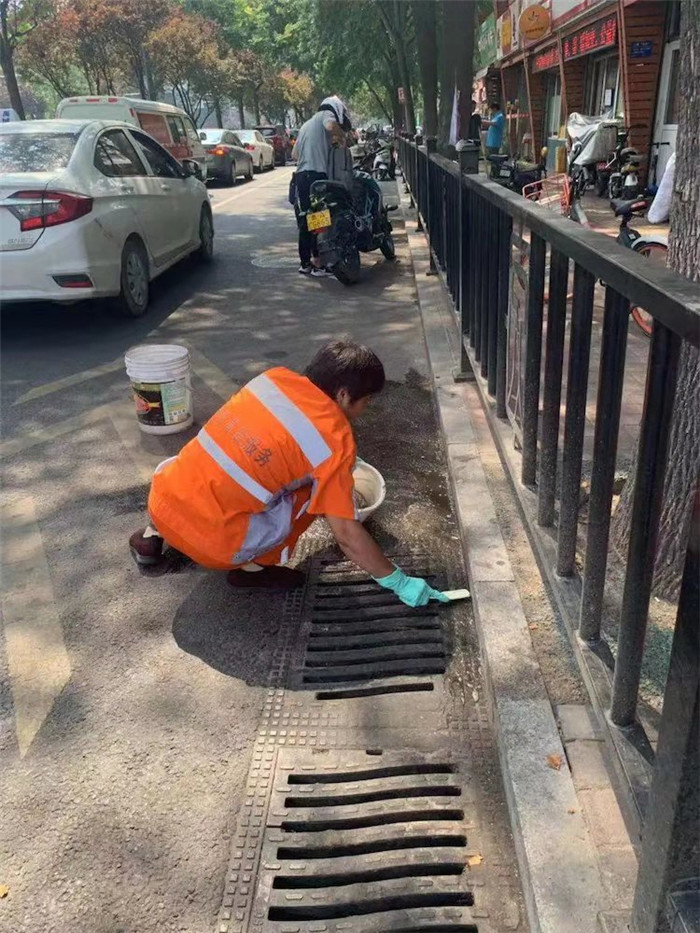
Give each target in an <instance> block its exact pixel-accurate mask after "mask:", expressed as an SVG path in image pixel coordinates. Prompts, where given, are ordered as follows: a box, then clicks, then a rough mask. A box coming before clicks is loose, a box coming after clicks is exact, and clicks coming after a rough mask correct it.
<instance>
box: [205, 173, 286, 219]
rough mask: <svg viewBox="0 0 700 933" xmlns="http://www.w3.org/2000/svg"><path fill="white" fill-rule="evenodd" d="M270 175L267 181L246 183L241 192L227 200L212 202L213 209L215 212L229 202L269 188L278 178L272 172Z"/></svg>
mask: <svg viewBox="0 0 700 933" xmlns="http://www.w3.org/2000/svg"><path fill="white" fill-rule="evenodd" d="M271 175H272V177H271V178H268V179H267V181H262V182H256V183H255V184H251V183H250V182H248V184H247V185H246V187H245V189H244V190H243V191H237V192H236V193H235V194H232V195H230V196H229V197H228V198H224V200H223V201H212V205H213V209H214V210H216V208H217V207H223V206H224V204H228V203H229V201H237V200H238V199H239V198H244V197H245V196H246V195H247V194H255V192H256V191H260V189H261V188H269V187H270V185H271V184H272V183H273V182H274V181H275V180H276V177H279V176H275V174H274V172H272V173H271Z"/></svg>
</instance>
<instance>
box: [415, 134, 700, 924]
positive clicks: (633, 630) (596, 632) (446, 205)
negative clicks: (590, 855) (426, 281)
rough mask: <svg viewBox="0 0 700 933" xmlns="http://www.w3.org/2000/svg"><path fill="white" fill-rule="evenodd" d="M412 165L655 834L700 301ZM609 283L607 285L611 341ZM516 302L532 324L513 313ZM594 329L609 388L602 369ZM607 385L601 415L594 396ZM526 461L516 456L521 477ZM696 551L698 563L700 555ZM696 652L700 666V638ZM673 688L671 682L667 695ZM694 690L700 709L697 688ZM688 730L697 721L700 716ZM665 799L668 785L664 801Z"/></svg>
mask: <svg viewBox="0 0 700 933" xmlns="http://www.w3.org/2000/svg"><path fill="white" fill-rule="evenodd" d="M399 153H400V162H401V168H402V172H403V176H404V180H405V183H406V186H407V191H408V192H409V193H410V194H411V197H412V200H413V201H414V202H415V207H416V209H417V213H418V220H419V224H420V223H421V221H422V223H423V224H424V225H425V228H426V232H427V235H428V238H429V242H430V247H431V264H434V266H435V267H437V270H438V271H439V272H441V274H442V275H443V276H444V280H445V283H446V286H447V288H448V290H449V293H450V295H451V297H452V300H453V302H454V309H455V313H456V316H457V319H458V322H459V326H460V327H461V334H462V369H463V371H464V372H465V373H467V372H471V371H473V372H474V373H476V374H477V375H479V376H480V377H482V379H481V381H479V380H478V379H477V383H478V384H479V387H480V390H481V391H482V398H484V400H485V402H486V404H487V405H491V406H492V407H493V411H494V413H495V414H496V415H497V416H498V417H499V418H502V419H505V418H506V417H508V418H509V419H510V421H511V423H512V425H513V429H514V431H515V433H516V434H517V437H518V440H519V442H520V446H521V456H520V460H519V476H514V477H513V478H514V480H516V487H517V489H518V492H519V495H520V498H521V503H522V504H523V506H524V510H525V514H526V517H527V519H528V523H529V527H530V530H531V533H532V538H533V541H534V543H535V545H536V547H537V550H538V553H539V556H540V558H541V562H542V566H543V567H544V568H545V571H546V572H547V575H548V578H549V582H550V584H551V585H552V588H553V590H554V592H555V595H556V597H557V602H558V604H559V608H560V609H561V610H562V612H563V614H564V616H565V618H566V619H567V622H568V624H569V630H570V633H571V635H572V640H573V642H574V643H575V644H576V646H577V652H578V657H579V660H580V662H581V665H582V670H583V671H584V675H585V677H586V681H587V683H588V685H589V688H590V690H591V693H592V696H593V699H594V702H595V703H596V705H597V708H598V710H599V712H601V713H604V715H605V718H606V720H607V721H608V722H609V723H610V724H611V726H610V738H611V741H612V743H613V746H614V747H615V749H616V750H617V752H618V755H619V758H618V762H617V773H618V777H620V778H625V779H626V780H627V781H628V782H629V786H630V787H631V789H632V792H633V795H632V796H631V797H630V800H631V801H632V802H633V805H632V806H628V807H627V809H626V815H627V816H628V819H629V822H630V823H631V826H632V828H633V829H634V830H636V831H638V832H641V827H642V822H643V819H644V811H645V809H646V803H647V800H648V797H649V790H650V787H651V779H652V768H651V763H652V761H653V757H654V756H653V751H652V748H651V744H650V743H649V741H648V740H647V738H646V736H645V734H644V732H643V730H642V729H641V726H640V723H639V720H638V715H639V709H638V698H639V686H640V676H641V671H642V660H643V651H644V637H645V631H646V626H647V618H648V611H649V603H650V596H651V582H652V571H653V564H654V556H655V549H656V537H657V532H658V526H659V520H660V513H661V505H662V492H663V482H664V471H665V466H666V460H667V453H668V443H669V435H670V428H671V421H672V419H671V412H672V407H673V400H674V393H675V386H676V374H677V368H678V360H679V352H680V348H681V345H682V343H683V341H688V342H690V343H691V344H692V345H694V346H695V347H697V346H698V345H699V344H700V288H698V286H697V285H696V284H694V283H692V282H690V281H688V280H686V279H684V278H683V277H682V276H680V275H678V274H676V273H674V272H672V271H670V270H665V269H660V268H659V267H658V266H653V267H652V266H651V264H649V263H646V261H645V260H644V259H643V258H642V257H639V256H637V255H635V254H633V253H632V252H631V251H630V250H625V249H624V248H623V247H621V246H619V245H618V244H617V243H615V242H614V241H613V240H612V239H611V238H609V237H606V236H604V235H602V234H600V233H597V232H594V231H591V230H587V229H583V228H581V227H580V226H578V225H575V224H573V223H572V222H571V221H570V220H568V219H567V218H565V217H561V216H557V215H556V214H554V213H553V212H550V211H547V210H546V209H544V208H543V207H540V206H539V205H538V204H536V203H531V202H529V201H527V200H526V199H524V198H523V197H521V196H519V195H517V194H515V193H513V192H511V191H507V190H505V189H504V188H502V187H500V186H498V185H496V184H495V183H493V182H490V181H489V180H487V179H486V177H485V176H478V175H467V174H463V173H462V172H461V171H460V168H459V166H458V165H457V164H456V163H455V162H452V161H449V160H447V159H445V158H443V157H441V156H440V155H438V154H437V153H436V152H435V147H434V142H433V141H431V140H427V145H426V146H425V147H423V146H419V145H416V144H415V143H414V142H412V141H411V140H409V139H406V138H403V139H401V140H400V141H399ZM597 283H605V285H604V292H605V295H604V307H603V309H602V329H600V330H598V329H597V323H598V321H597V318H599V317H600V309H599V308H598V309H597V307H596V297H595V293H596V291H597V290H599V286H598V284H597ZM518 301H520V309H521V310H520V317H518V316H517V315H515V316H514V314H513V307H514V305H515V303H517V302H518ZM634 305H637V306H640V307H643V308H645V309H648V310H649V311H650V312H651V313H652V315H653V317H654V328H653V335H652V338H651V341H650V345H649V351H648V362H647V376H646V389H645V394H644V407H643V415H642V422H641V431H640V437H639V444H638V457H637V467H636V474H635V489H634V500H633V506H632V518H631V533H630V538H629V548H628V553H627V559H626V564H625V571H624V573H625V578H624V588H623V595H622V606H621V611H620V618H619V635H618V640H617V650H616V651H615V652H613V651H612V650H610V646H608V645H607V644H606V641H605V638H604V636H603V634H602V633H601V619H602V616H603V606H604V588H605V582H606V572H607V570H608V544H609V537H610V527H611V506H612V501H613V492H614V481H615V467H616V461H617V449H618V436H619V431H620V413H621V406H622V396H623V384H624V379H625V362H626V354H627V348H628V330H629V320H630V308H631V307H632V306H634ZM594 321H595V322H596V330H595V335H594V341H595V349H596V353H599V354H600V362H599V366H598V368H597V373H596V366H595V361H593V360H592V333H593V325H594ZM519 328H520V330H519ZM567 338H568V340H567ZM567 343H568V350H567ZM543 364H544V365H543ZM564 376H566V392H565V400H564V405H563V406H562V393H563V385H564ZM596 378H597V397H596V399H595V402H593V403H592V401H591V399H590V397H589V381H590V383H591V384H592V383H593V381H594V380H595V379H596ZM591 408H594V421H595V427H594V435H593V439H592V440H593V443H592V456H591V455H590V453H589V455H588V458H587V459H586V458H585V457H584V446H585V441H586V422H587V418H588V420H589V422H590V420H591V419H590V410H591ZM562 412H563V426H562V425H561V423H560V421H561V418H562ZM562 427H563V430H562ZM511 446H512V445H511ZM515 462H516V461H515V459H514V457H513V456H512V452H511V455H509V459H507V463H508V465H509V468H510V469H511V472H513V471H514V469H515V466H514V465H515ZM584 462H585V463H586V469H587V470H588V468H589V467H590V496H589V501H588V526H587V541H586V546H585V563H584V566H583V571H582V572H581V573H579V571H578V570H577V567H576V555H577V542H578V534H579V511H580V497H581V481H582V477H583V475H584ZM695 530H696V533H697V526H695ZM691 544H692V545H693V547H695V549H696V550H695V553H696V552H697V542H691ZM689 560H690V558H689ZM696 564H697V559H696V561H695V563H694V564H693V566H696ZM688 580H689V575H688V574H686V576H685V578H684V583H683V587H684V590H683V592H682V593H681V606H685V607H686V609H685V612H686V616H687V612H688V610H687V607H688V605H690V604H693V605H696V604H697V581H693V585H694V586H695V587H696V591H695V595H694V596H693V595H692V594H690V593H689V592H688V587H689V586H690V583H689V582H688ZM687 626H688V622H687V620H686V629H687ZM685 637H686V638H687V635H686V636H685ZM695 644H696V652H697V636H696V641H695ZM674 650H675V647H674ZM679 650H680V649H679ZM613 656H614V657H615V660H614V661H613ZM673 676H674V672H673V669H671V674H670V677H669V681H668V683H667V691H669V690H671V689H672V684H671V679H672V677H673ZM686 687H687V684H686ZM694 689H695V690H696V694H695V695H696V698H697V679H696V684H695V688H694ZM686 692H687V691H686ZM677 705H678V704H676V706H677ZM687 715H688V716H692V715H694V716H696V717H697V707H696V708H695V712H694V713H693V712H692V711H690V710H688V711H687ZM665 721H666V717H664V722H665ZM669 728H670V727H669ZM662 741H663V737H660V739H659V742H660V744H661V743H662ZM666 747H668V742H667V743H666ZM665 767H668V764H666V766H665ZM658 785H659V778H658V775H657V779H656V784H655V793H656V796H657V797H658V793H659V788H658ZM628 803H629V801H628ZM665 804H666V805H667V804H668V801H665ZM647 861H649V860H647ZM643 864H644V860H643ZM640 883H641V882H640ZM657 887H658V886H657ZM638 901H639V898H638ZM645 909H647V913H648V916H651V915H652V914H653V909H652V910H651V911H650V910H649V905H648V904H647V905H646V908H645ZM640 916H641V915H640ZM651 922H652V921H650V920H648V919H647V920H640V919H639V918H638V924H639V925H638V926H637V927H635V929H636V930H639V931H645V933H646V931H647V930H649V931H651V930H653V929H655V927H654V926H653V925H649V924H651Z"/></svg>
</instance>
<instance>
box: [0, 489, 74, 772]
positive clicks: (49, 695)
mask: <svg viewBox="0 0 700 933" xmlns="http://www.w3.org/2000/svg"><path fill="white" fill-rule="evenodd" d="M0 517H1V521H2V531H3V542H2V544H3V548H2V584H3V592H2V613H3V624H4V630H5V646H6V650H7V663H8V667H9V673H10V687H11V689H12V699H13V702H14V707H15V720H16V724H17V744H18V745H19V754H20V757H21V758H23V757H24V756H25V755H26V753H27V751H28V749H29V747H30V745H31V744H32V742H33V740H34V738H35V736H36V734H37V733H38V731H39V729H40V728H41V726H42V724H43V722H44V720H45V719H46V717H47V716H48V715H49V713H50V712H51V707H52V706H53V703H54V700H55V699H56V697H57V696H58V695H59V694H60V692H61V691H62V690H63V688H64V687H65V685H66V684H67V683H68V680H69V678H70V672H71V669H70V661H69V659H68V652H67V651H66V646H65V643H64V641H63V629H62V626H61V619H60V616H59V614H58V610H57V609H56V604H55V601H54V593H53V587H52V586H51V577H50V574H49V567H48V564H47V561H46V553H45V551H44V545H43V542H42V539H41V532H40V531H39V526H38V524H37V520H36V512H35V508H34V500H33V499H32V498H31V497H30V496H27V497H26V498H22V499H16V500H14V501H13V502H10V503H8V504H7V505H4V506H3V507H2V510H1V511H0Z"/></svg>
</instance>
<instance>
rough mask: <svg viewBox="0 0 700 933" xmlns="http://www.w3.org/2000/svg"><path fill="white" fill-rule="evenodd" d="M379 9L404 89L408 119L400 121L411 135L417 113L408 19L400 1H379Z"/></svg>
mask: <svg viewBox="0 0 700 933" xmlns="http://www.w3.org/2000/svg"><path fill="white" fill-rule="evenodd" d="M377 9H378V10H379V15H380V16H381V19H382V23H383V24H384V29H385V32H386V34H387V39H388V40H389V42H391V44H392V45H393V47H394V51H395V53H396V64H397V68H398V79H399V87H402V88H403V93H404V98H405V104H404V107H405V112H406V119H405V121H404V120H401V121H400V125H404V127H405V129H406V131H407V132H409V133H415V132H416V111H415V108H414V106H413V91H412V90H411V75H410V71H409V67H408V57H407V55H406V38H405V33H406V17H405V13H404V10H403V8H402V6H401V2H400V0H379V3H378V6H377Z"/></svg>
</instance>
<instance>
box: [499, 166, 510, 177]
mask: <svg viewBox="0 0 700 933" xmlns="http://www.w3.org/2000/svg"><path fill="white" fill-rule="evenodd" d="M498 174H499V175H500V177H501V178H510V169H509V168H502V169H501V171H500V172H499V173H498Z"/></svg>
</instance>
